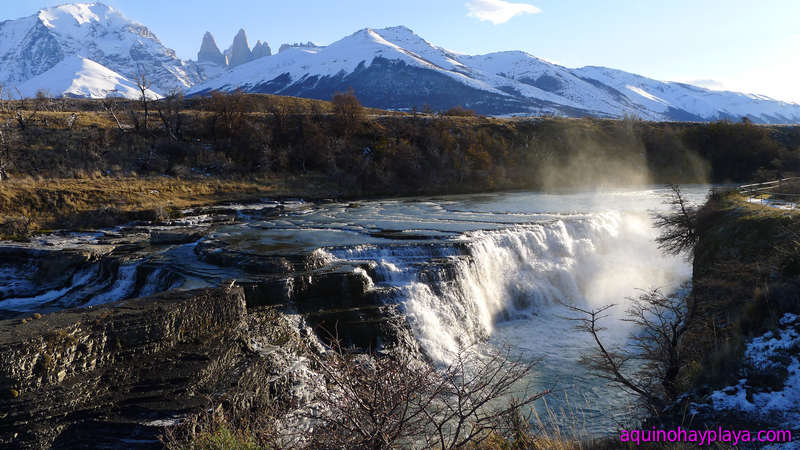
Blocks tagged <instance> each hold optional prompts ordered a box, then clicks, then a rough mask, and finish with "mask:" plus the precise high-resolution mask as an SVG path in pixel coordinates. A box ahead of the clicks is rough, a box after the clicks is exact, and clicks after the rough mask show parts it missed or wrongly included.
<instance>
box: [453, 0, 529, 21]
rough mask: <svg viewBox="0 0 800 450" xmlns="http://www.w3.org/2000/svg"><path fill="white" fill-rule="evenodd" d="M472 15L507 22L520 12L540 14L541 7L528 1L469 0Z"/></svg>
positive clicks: (485, 19) (468, 6)
mask: <svg viewBox="0 0 800 450" xmlns="http://www.w3.org/2000/svg"><path fill="white" fill-rule="evenodd" d="M467 9H469V14H467V15H468V16H470V17H474V18H476V19H478V20H482V21H488V22H492V23H493V24H495V25H499V24H501V23H506V22H508V21H509V20H511V19H512V18H513V17H514V16H517V15H519V14H538V13H540V12H542V10H541V9H539V8H537V7H535V6H533V5H529V4H527V3H511V2H507V1H505V0H470V1H469V2H467Z"/></svg>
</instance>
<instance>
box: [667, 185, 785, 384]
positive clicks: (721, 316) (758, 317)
mask: <svg viewBox="0 0 800 450" xmlns="http://www.w3.org/2000/svg"><path fill="white" fill-rule="evenodd" d="M798 218H800V213H798V212H797V211H787V210H781V209H776V208H770V207H765V206H761V205H759V204H751V203H749V202H747V201H746V199H745V198H743V197H741V196H740V195H738V194H737V193H724V194H717V195H714V196H712V198H711V199H710V200H709V202H708V203H707V204H706V205H705V206H704V207H703V208H702V209H701V210H700V211H699V215H698V228H697V231H698V236H699V239H698V241H697V245H696V247H695V257H694V276H693V288H692V294H691V300H692V301H694V302H695V304H696V305H697V314H696V316H695V317H694V318H693V320H692V321H691V322H690V329H689V332H688V333H687V335H686V336H685V337H684V340H683V342H682V345H681V352H682V355H683V358H684V360H685V364H684V369H683V371H684V373H683V377H682V380H683V383H684V385H683V386H682V389H683V390H694V391H695V392H697V393H698V394H700V395H703V394H704V393H707V392H708V391H709V390H710V389H711V390H713V389H719V388H721V387H724V386H728V385H731V384H734V385H735V384H736V382H737V380H738V377H740V376H741V369H742V364H743V354H744V349H745V344H746V342H747V341H749V340H750V339H752V338H754V337H756V336H760V335H762V334H764V333H765V332H767V331H770V330H774V329H776V328H777V326H778V323H779V320H780V318H781V317H782V316H783V315H784V314H786V313H800V300H799V299H800V283H798V280H799V278H798V276H799V275H800V220H798ZM773 375H774V376H775V377H778V378H780V376H781V374H779V373H778V372H777V371H776V372H775V373H774V374H773ZM784 375H785V374H784ZM761 381H763V382H764V383H770V382H777V381H781V380H777V379H776V380H766V379H765V380H761Z"/></svg>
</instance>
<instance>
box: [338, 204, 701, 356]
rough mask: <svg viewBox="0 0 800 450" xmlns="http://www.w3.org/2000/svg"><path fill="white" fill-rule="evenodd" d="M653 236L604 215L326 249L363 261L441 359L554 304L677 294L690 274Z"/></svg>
mask: <svg viewBox="0 0 800 450" xmlns="http://www.w3.org/2000/svg"><path fill="white" fill-rule="evenodd" d="M654 236H655V230H653V229H652V227H651V225H650V221H649V218H648V217H647V215H646V214H633V213H623V212H604V213H593V214H586V215H570V216H554V217H553V218H552V220H549V221H546V222H542V223H536V224H529V225H518V226H514V227H510V228H507V229H502V230H493V231H474V232H468V233H465V234H463V235H461V236H459V237H458V238H456V239H454V240H453V242H451V243H450V244H451V245H436V244H431V245H422V244H418V245H413V244H412V245H401V246H398V245H394V246H388V247H382V246H359V247H354V248H344V249H329V250H328V252H329V254H330V256H331V257H334V258H338V259H344V260H352V261H368V262H369V263H370V265H371V267H373V270H371V271H370V272H371V273H370V274H369V275H367V274H366V273H365V274H364V276H369V277H371V279H370V282H371V283H373V285H374V288H375V289H383V290H384V291H385V295H384V298H385V301H386V302H392V303H396V304H397V305H398V306H399V309H400V311H401V312H402V313H403V314H405V316H406V318H407V320H408V323H409V325H410V326H411V328H412V330H413V331H414V333H415V335H416V338H417V340H418V341H419V343H420V345H421V346H422V348H423V349H424V350H425V351H426V352H427V353H428V355H429V356H430V357H431V358H433V359H434V360H438V361H447V359H448V355H450V354H452V352H453V351H455V350H456V349H457V348H458V346H459V345H460V344H461V345H468V344H470V343H471V342H474V341H476V340H482V339H485V338H487V337H489V336H490V335H491V333H492V331H493V328H494V326H495V325H496V324H497V323H498V322H499V321H506V320H517V319H525V318H530V317H532V316H534V315H536V314H539V313H540V312H542V311H544V310H547V309H552V308H553V307H554V305H556V304H557V302H565V303H571V304H580V305H582V306H589V307H597V306H601V305H605V304H610V303H615V304H620V303H624V302H625V301H626V300H625V299H626V297H628V296H632V295H635V293H636V289H638V288H641V289H648V288H653V287H663V288H668V289H669V288H675V287H677V286H678V284H679V283H680V282H681V281H682V280H685V279H688V278H689V276H690V271H691V268H690V266H689V264H688V263H687V262H686V261H685V260H683V259H681V258H677V257H666V256H664V255H662V254H661V253H660V251H659V250H658V248H657V247H656V245H655V243H654V241H653V238H654ZM622 310H624V308H622Z"/></svg>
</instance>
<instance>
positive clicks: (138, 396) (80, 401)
mask: <svg viewBox="0 0 800 450" xmlns="http://www.w3.org/2000/svg"><path fill="white" fill-rule="evenodd" d="M245 330H246V308H245V300H244V294H243V291H242V290H241V289H240V288H227V289H207V290H202V291H194V292H173V293H168V294H163V295H161V296H159V297H158V298H147V299H138V300H131V301H126V302H122V303H118V304H114V305H109V306H106V307H101V308H94V309H76V310H67V311H62V312H59V313H54V314H50V315H46V316H43V317H41V318H39V319H38V320H37V319H33V320H30V321H27V322H21V321H20V320H8V321H3V322H0V445H10V446H19V447H33V448H37V447H41V448H45V447H49V446H55V447H62V448H64V447H75V446H81V445H82V444H86V441H84V439H92V444H93V445H94V446H102V445H103V444H114V443H116V444H119V443H120V442H122V441H121V439H125V438H131V437H133V436H138V440H139V441H141V442H145V443H146V442H150V443H151V444H152V443H156V442H157V441H156V440H155V439H156V436H157V434H158V432H159V431H160V427H158V426H155V425H152V424H153V423H157V421H164V420H170V419H172V418H174V417H175V415H176V414H179V413H180V412H185V411H190V410H196V409H197V408H204V407H207V406H208V399H206V398H204V396H206V395H210V396H212V397H213V395H214V394H215V393H216V392H219V390H220V389H223V388H226V387H228V386H230V385H231V384H230V383H232V382H234V381H236V380H237V378H238V376H241V374H239V375H238V376H237V375H236V374H235V373H234V372H235V371H234V370H233V369H234V368H238V369H240V370H243V371H245V372H246V371H252V370H258V368H257V367H255V365H254V363H253V361H252V360H249V359H248V358H250V355H249V354H248V351H247V349H246V346H245V345H244V341H243V339H244V331H245ZM154 421H156V422H154ZM148 424H150V425H148ZM87 431H89V433H88V436H85V435H86V434H87Z"/></svg>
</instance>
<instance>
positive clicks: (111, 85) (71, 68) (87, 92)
mask: <svg viewBox="0 0 800 450" xmlns="http://www.w3.org/2000/svg"><path fill="white" fill-rule="evenodd" d="M42 86H47V88H46V92H47V94H48V95H52V96H63V97H80V98H106V97H117V96H118V97H125V98H133V99H136V98H139V97H140V96H141V92H140V91H139V89H138V88H137V86H136V84H135V83H133V82H131V81H130V80H128V79H127V78H125V77H123V76H122V75H120V74H118V73H116V72H114V71H113V70H111V69H109V68H107V67H104V66H102V65H100V64H98V63H96V62H94V61H92V60H90V59H86V58H82V57H80V56H67V57H66V58H64V59H63V60H62V61H61V62H59V63H58V64H56V65H55V66H53V67H52V68H51V69H50V70H48V71H47V72H45V73H42V74H40V75H37V76H35V77H33V78H31V79H30V80H28V81H25V82H24V83H22V84H20V85H19V86H17V89H18V90H19V93H20V94H21V95H22V96H23V97H33V96H35V95H36V93H37V92H38V91H39V90H40V89H42ZM147 96H148V97H149V98H151V99H157V98H160V97H161V96H160V95H158V94H157V93H155V92H153V91H151V90H149V89H148V91H147Z"/></svg>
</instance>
